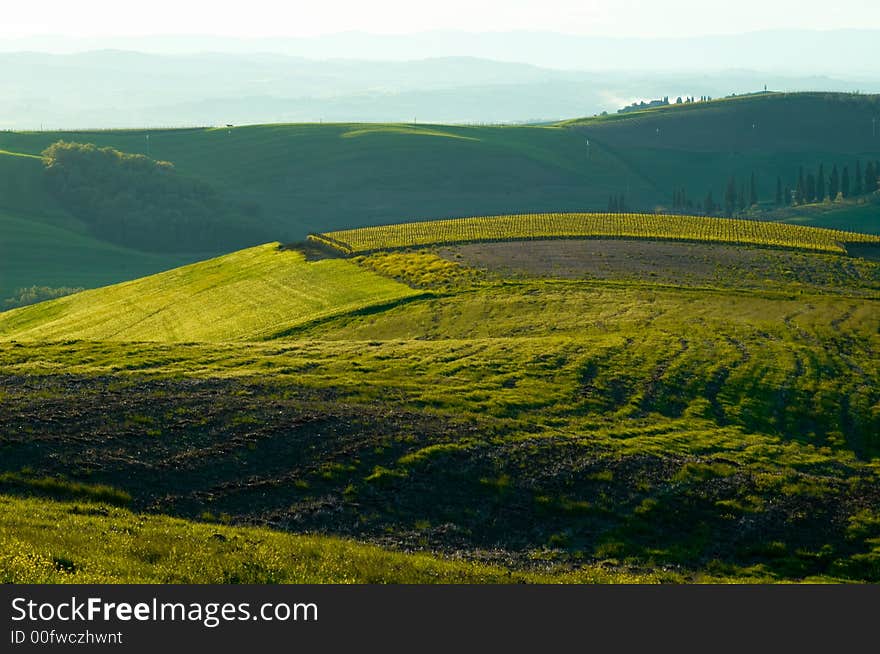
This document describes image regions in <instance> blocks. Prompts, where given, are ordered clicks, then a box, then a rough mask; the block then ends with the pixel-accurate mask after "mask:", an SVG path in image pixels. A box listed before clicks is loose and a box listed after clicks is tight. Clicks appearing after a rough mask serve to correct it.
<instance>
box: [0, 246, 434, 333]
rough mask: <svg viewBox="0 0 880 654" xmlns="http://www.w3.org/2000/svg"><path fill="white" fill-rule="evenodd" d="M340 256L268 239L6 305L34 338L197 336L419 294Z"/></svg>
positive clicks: (5, 327)
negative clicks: (146, 273) (310, 257)
mask: <svg viewBox="0 0 880 654" xmlns="http://www.w3.org/2000/svg"><path fill="white" fill-rule="evenodd" d="M416 294H417V292H416V291H414V290H412V289H410V288H409V287H407V286H404V285H403V284H399V283H397V282H394V281H391V280H388V279H386V278H384V277H380V276H378V275H376V274H374V273H371V272H368V271H365V270H362V269H360V268H358V267H357V266H355V265H353V264H351V263H349V262H346V261H342V260H336V259H328V260H324V261H314V262H307V261H306V260H305V257H304V255H303V254H301V253H299V252H293V251H285V250H281V249H279V245H278V244H277V243H275V244H268V245H263V246H259V247H256V248H251V249H248V250H243V251H241V252H236V253H234V254H229V255H226V256H223V257H219V258H217V259H212V260H210V261H205V262H202V263H197V264H192V265H189V266H185V267H183V268H177V269H174V270H171V271H168V272H164V273H160V274H157V275H153V276H151V277H146V278H143V279H139V280H136V281H132V282H126V283H122V284H118V285H116V286H110V287H107V288H101V289H97V290H92V291H84V292H82V293H77V294H75V295H71V296H67V297H63V298H59V299H57V300H52V301H49V302H43V303H40V304H37V305H33V306H30V307H24V308H21V309H14V310H12V311H8V312H6V313H3V314H0V335H2V336H5V337H7V338H9V337H14V338H16V339H26V340H34V339H40V340H58V339H71V338H74V339H112V340H124V341H197V340H214V341H228V340H243V339H251V340H253V339H260V338H268V337H271V336H273V335H275V334H278V333H280V332H283V331H285V330H287V329H290V328H291V327H294V326H297V325H301V324H303V323H307V322H309V321H312V320H315V319H318V318H321V317H326V316H328V315H332V314H333V313H338V312H344V311H351V310H355V309H360V308H363V307H367V306H371V305H376V304H381V303H387V302H390V301H395V300H400V299H403V298H406V297H409V296H413V295H416Z"/></svg>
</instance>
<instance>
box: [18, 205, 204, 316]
mask: <svg viewBox="0 0 880 654" xmlns="http://www.w3.org/2000/svg"><path fill="white" fill-rule="evenodd" d="M71 226H72V227H73V229H65V228H64V227H59V226H58V225H53V224H51V223H47V222H43V221H42V220H40V219H34V218H27V217H23V216H22V215H20V214H10V213H7V212H6V211H5V210H0V235H2V236H0V311H3V310H4V309H5V308H6V307H5V306H4V305H3V300H4V299H5V298H7V297H10V296H12V295H13V293H14V291H15V290H16V289H19V288H25V287H29V286H35V285H36V286H50V287H57V286H72V287H84V288H91V287H96V286H104V285H107V284H112V283H115V282H119V281H122V280H128V279H135V278H138V277H143V276H144V275H150V274H152V273H155V272H157V271H160V270H168V269H171V268H175V267H177V266H180V265H183V264H186V263H190V262H192V261H194V260H197V259H199V258H204V257H205V256H206V255H199V254H156V253H147V252H140V251H138V250H132V249H130V248H122V247H118V246H115V245H112V244H110V243H106V242H104V241H100V240H98V239H97V238H95V237H93V236H90V235H88V234H87V233H84V232H83V231H80V229H76V225H75V224H74V225H71Z"/></svg>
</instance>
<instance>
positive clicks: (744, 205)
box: [609, 161, 880, 216]
mask: <svg viewBox="0 0 880 654" xmlns="http://www.w3.org/2000/svg"><path fill="white" fill-rule="evenodd" d="M826 170H827V169H826V167H825V165H824V164H821V165H820V166H819V169H818V171H817V172H816V174H813V173H811V172H807V173H806V174H805V172H804V168H803V166H802V167H801V168H800V170H799V171H798V179H797V184H796V185H795V187H794V188H791V187H789V186H784V185H783V183H782V178H781V177H777V178H776V199H775V203H776V206H790V205H800V204H810V203H813V202H823V201H825V200H831V201H837V200H841V199H845V198H850V197H859V196H862V195H869V194H871V193H875V192H877V191H878V190H880V161H869V162H868V163H867V164H866V165H865V166H864V168H863V167H862V163H861V161H857V162H856V164H855V167H854V172H853V174H850V167H849V166H843V168H842V169H838V167H837V165H833V166H832V167H831V170H830V172H829V173H827V174H826ZM756 204H758V181H757V176H756V175H755V173H754V172H753V173H752V174H751V176H750V177H749V179H748V181H746V180H745V179H741V180H737V178H736V176H734V175H731V177H730V178H729V179H728V180H727V186H726V187H725V190H724V197H723V198H722V201H721V203H717V202H716V201H715V198H714V197H713V195H712V191H711V190H710V191H709V192H708V193H707V194H706V197H705V199H704V200H703V201H702V202H699V201H696V202H695V201H694V200H692V199H691V198H690V197H689V196H688V193H687V191H686V189H685V188H684V187H676V188H674V189H673V190H672V209H673V210H674V211H681V212H687V213H692V212H694V211H697V212H700V213H703V214H705V215H707V216H713V215H717V214H723V215H727V216H733V215H736V214H738V213H743V212H744V211H746V210H747V209H748V208H749V207H753V206H755V205H756ZM611 210H612V209H611V205H610V204H609V211H611Z"/></svg>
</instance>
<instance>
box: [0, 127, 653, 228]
mask: <svg viewBox="0 0 880 654" xmlns="http://www.w3.org/2000/svg"><path fill="white" fill-rule="evenodd" d="M149 136H150V139H149V155H150V156H151V157H153V158H157V159H163V160H167V161H171V162H173V163H174V164H175V166H176V167H177V169H178V170H179V171H180V172H181V173H182V174H186V175H189V176H193V177H198V178H201V179H204V180H206V181H209V182H211V183H212V184H214V185H215V186H216V187H217V188H219V189H222V190H223V191H224V192H225V193H226V196H227V198H228V199H229V200H230V201H231V202H236V203H243V204H255V205H257V206H259V207H260V213H261V215H262V216H263V220H264V221H266V224H268V225H270V226H271V227H272V228H274V229H275V230H277V234H278V236H277V238H279V239H283V240H295V239H299V238H303V237H304V236H305V235H306V233H308V232H311V231H325V230H327V229H333V228H342V227H353V226H361V225H370V224H376V223H377V222H388V221H389V220H403V219H412V218H420V217H424V218H440V217H452V216H459V215H469V214H473V213H474V212H477V213H510V212H514V211H543V210H548V209H552V210H577V209H584V208H586V207H598V206H604V205H605V204H606V203H607V200H608V197H607V196H608V189H609V188H614V189H615V190H619V191H623V190H625V188H626V185H627V183H628V184H629V187H630V193H629V197H630V198H632V200H633V201H636V200H639V199H641V200H644V201H647V200H648V198H649V197H650V194H651V190H650V188H648V187H647V186H645V185H644V184H642V183H641V182H640V181H639V180H638V179H635V178H633V179H629V180H628V181H627V178H628V174H627V170H626V168H625V166H623V165H622V164H621V163H620V162H619V161H618V160H617V159H616V158H615V157H613V156H609V155H607V154H606V153H605V152H604V151H603V150H602V149H601V148H597V149H594V150H593V152H592V153H591V156H590V157H589V158H588V156H587V151H586V147H585V146H584V143H583V140H582V139H580V138H574V135H573V134H572V133H571V132H568V131H566V130H562V129H556V128H540V127H452V126H429V125H424V126H423V125H381V124H365V125H357V124H355V125H347V124H325V125H315V124H308V125H263V126H251V127H238V128H234V129H205V130H171V131H158V132H150V133H149ZM146 137H147V133H146V132H138V131H123V132H91V133H88V132H86V133H61V132H40V133H2V134H0V149H8V150H10V151H13V152H22V153H27V154H39V153H40V152H42V150H43V149H45V148H46V147H48V146H49V145H50V144H52V143H54V142H55V141H57V140H59V139H64V140H67V141H77V142H85V143H95V144H96V145H100V146H112V147H114V148H117V149H119V150H122V151H125V152H131V153H140V154H146V153H147V152H148V148H147V139H146Z"/></svg>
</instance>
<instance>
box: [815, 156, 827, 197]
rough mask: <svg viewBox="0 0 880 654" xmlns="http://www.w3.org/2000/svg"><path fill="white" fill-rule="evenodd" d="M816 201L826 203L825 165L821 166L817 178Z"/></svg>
mask: <svg viewBox="0 0 880 654" xmlns="http://www.w3.org/2000/svg"><path fill="white" fill-rule="evenodd" d="M816 201H817V202H824V201H825V164H819V176H818V177H816Z"/></svg>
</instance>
